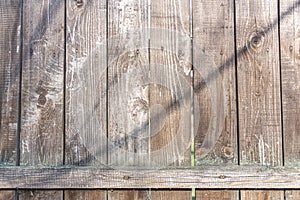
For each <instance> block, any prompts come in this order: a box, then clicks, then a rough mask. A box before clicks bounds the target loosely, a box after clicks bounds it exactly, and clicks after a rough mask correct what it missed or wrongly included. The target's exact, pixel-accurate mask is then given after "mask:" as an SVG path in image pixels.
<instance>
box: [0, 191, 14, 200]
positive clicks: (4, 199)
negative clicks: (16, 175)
mask: <svg viewBox="0 0 300 200" xmlns="http://www.w3.org/2000/svg"><path fill="white" fill-rule="evenodd" d="M0 199H1V200H14V199H15V191H13V190H1V191H0Z"/></svg>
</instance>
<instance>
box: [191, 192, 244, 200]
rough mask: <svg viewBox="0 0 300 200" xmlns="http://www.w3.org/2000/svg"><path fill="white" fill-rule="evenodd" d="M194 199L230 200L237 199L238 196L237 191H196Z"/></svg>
mask: <svg viewBox="0 0 300 200" xmlns="http://www.w3.org/2000/svg"><path fill="white" fill-rule="evenodd" d="M196 198H197V199H205V200H231V199H239V196H238V192H237V191H229V190H227V191H226V190H222V191H219V190H218V191H212V190H197V192H196Z"/></svg>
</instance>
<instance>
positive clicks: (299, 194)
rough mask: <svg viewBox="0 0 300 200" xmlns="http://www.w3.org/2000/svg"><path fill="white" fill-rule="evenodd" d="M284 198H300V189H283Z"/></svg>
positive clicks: (288, 199) (287, 199)
mask: <svg viewBox="0 0 300 200" xmlns="http://www.w3.org/2000/svg"><path fill="white" fill-rule="evenodd" d="M285 199H286V200H296V199H300V191H299V190H287V191H285Z"/></svg>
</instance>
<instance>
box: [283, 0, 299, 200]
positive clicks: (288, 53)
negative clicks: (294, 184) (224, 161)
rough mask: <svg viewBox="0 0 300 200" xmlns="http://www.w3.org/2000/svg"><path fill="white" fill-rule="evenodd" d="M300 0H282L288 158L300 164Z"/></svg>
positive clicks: (292, 195)
mask: <svg viewBox="0 0 300 200" xmlns="http://www.w3.org/2000/svg"><path fill="white" fill-rule="evenodd" d="M299 6H300V2H299V1H298V0H294V1H280V12H281V15H280V16H281V18H282V20H281V21H280V36H281V37H280V47H281V49H280V52H281V74H282V106H283V108H282V109H283V130H284V144H285V145H284V162H285V165H287V166H299V163H300V162H299V160H300V156H299V153H300V142H299V139H300V137H299V134H298V133H299V132H300V125H299V120H300V118H299V116H300V102H299V96H300V83H299V80H300V69H299V66H300V29H299V26H300V22H299V20H298V19H299V17H300V8H299ZM285 194H286V199H287V200H289V199H299V198H300V192H299V191H286V193H285Z"/></svg>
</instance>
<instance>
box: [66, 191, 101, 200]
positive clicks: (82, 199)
mask: <svg viewBox="0 0 300 200" xmlns="http://www.w3.org/2000/svg"><path fill="white" fill-rule="evenodd" d="M90 199H95V200H103V199H106V190H66V191H65V200H90Z"/></svg>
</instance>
